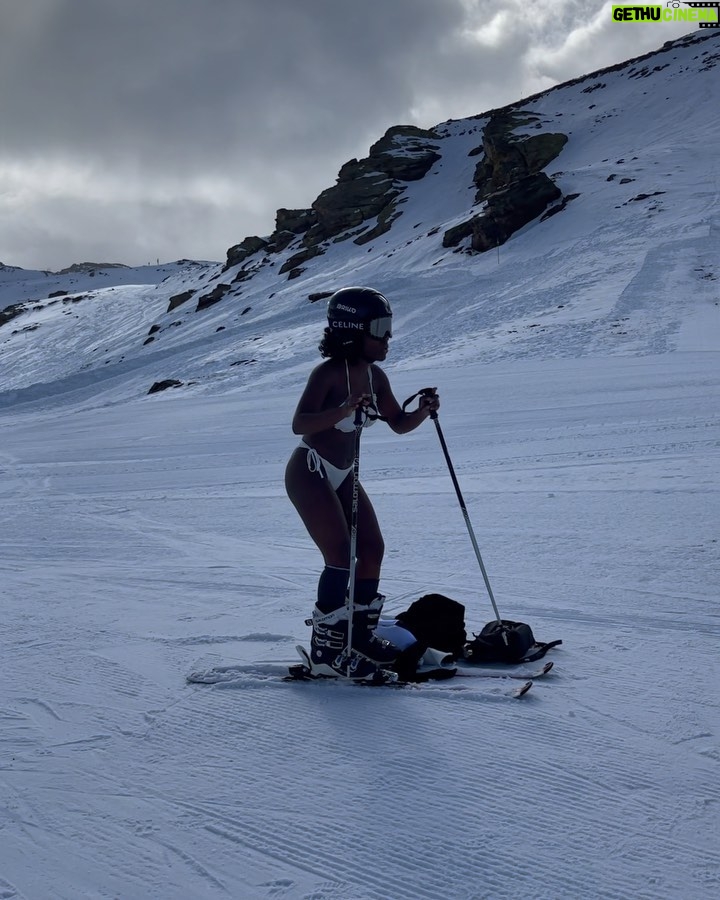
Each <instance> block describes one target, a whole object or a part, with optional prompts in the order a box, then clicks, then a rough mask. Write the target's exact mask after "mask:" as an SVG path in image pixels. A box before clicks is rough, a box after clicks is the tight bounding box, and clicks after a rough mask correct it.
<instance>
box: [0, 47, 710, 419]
mask: <svg viewBox="0 0 720 900" xmlns="http://www.w3.org/2000/svg"><path fill="white" fill-rule="evenodd" d="M719 59H720V41H718V38H717V36H714V35H712V33H711V34H710V35H709V36H708V35H706V34H705V33H704V32H699V33H698V34H696V35H691V36H689V37H688V38H687V39H683V40H680V41H676V42H674V43H673V44H670V45H668V46H667V47H665V48H663V50H661V51H659V52H658V53H657V54H656V55H655V56H653V57H650V58H649V59H644V60H642V61H640V62H636V63H628V64H627V65H625V66H624V67H618V68H616V70H615V71H608V72H605V73H600V74H598V75H596V76H593V77H590V78H587V79H581V80H579V81H578V82H576V83H572V84H570V85H567V86H564V87H559V88H556V89H553V90H552V91H549V92H547V93H545V94H543V95H541V96H539V97H538V98H536V99H533V100H530V101H528V102H527V103H523V104H520V105H519V107H518V108H520V109H523V110H527V111H528V112H529V113H532V114H534V115H535V116H537V117H538V118H539V123H538V124H540V125H541V126H542V129H545V130H554V131H557V130H560V131H562V132H564V133H565V134H567V135H568V138H569V139H568V142H567V144H566V146H565V148H564V149H563V150H562V152H561V154H560V156H559V157H558V158H557V159H556V160H555V161H554V162H553V163H551V165H550V166H549V169H550V172H551V174H553V175H555V179H556V181H557V183H558V185H559V186H560V187H561V189H562V191H563V194H564V195H566V196H567V195H575V194H577V195H578V196H577V197H576V198H575V199H573V200H572V201H571V202H569V203H568V204H567V206H566V208H565V209H564V210H563V211H562V212H559V213H558V214H556V215H554V216H552V217H551V218H548V219H546V220H545V221H542V222H541V221H539V220H535V221H533V222H532V223H531V224H530V225H528V226H526V227H525V228H524V229H523V230H522V231H521V232H519V233H517V234H515V235H514V236H513V237H512V238H511V239H510V241H509V242H508V243H507V244H504V245H503V246H502V247H500V249H499V253H496V252H495V251H491V252H488V253H484V254H475V255H468V254H467V253H466V252H463V250H464V249H465V248H463V247H459V248H452V249H449V248H448V249H444V248H443V247H442V234H443V231H444V230H445V229H447V228H448V227H450V226H452V225H453V224H455V223H456V222H458V221H460V220H462V219H463V218H464V217H467V215H468V214H469V212H471V211H472V207H473V199H474V193H475V191H474V188H473V185H472V173H473V170H474V167H475V165H476V163H477V156H473V157H470V156H468V153H469V152H470V151H471V150H473V149H474V148H476V147H477V146H478V145H479V143H480V138H481V136H482V128H483V125H484V123H485V121H486V120H487V117H483V116H481V117H478V118H477V119H467V120H461V121H454V122H447V123H445V124H443V125H440V126H438V128H437V129H436V130H437V131H438V132H439V133H440V134H441V135H442V138H441V140H440V141H439V142H438V143H439V152H440V153H441V159H440V160H439V161H438V162H437V163H436V165H435V166H434V167H433V169H432V170H431V172H430V173H428V175H426V176H425V177H424V178H423V179H421V180H420V181H418V182H413V183H410V184H408V185H406V188H405V194H404V195H403V202H402V204H401V205H400V208H401V209H402V215H401V216H400V217H399V218H398V219H397V220H396V221H395V222H394V224H393V226H392V228H391V230H390V231H389V232H388V233H386V234H384V235H382V236H381V237H380V238H378V239H377V240H376V241H374V242H371V243H370V244H369V245H363V246H362V247H358V246H357V245H355V244H354V243H353V242H352V240H346V241H341V242H339V243H330V246H329V247H328V249H327V251H326V253H325V254H324V255H323V256H320V257H318V258H316V259H315V260H312V261H311V262H310V263H309V264H308V265H307V266H306V271H305V272H304V273H303V275H301V276H300V277H299V278H296V279H293V280H288V276H287V275H285V274H284V275H279V274H278V271H279V269H280V268H281V267H282V264H283V263H284V262H285V261H286V260H287V258H288V257H289V256H291V255H292V254H293V253H294V252H296V249H297V248H296V247H295V246H293V245H291V246H290V247H288V248H287V249H286V250H285V251H284V252H283V253H278V254H274V255H272V256H271V257H270V256H263V254H262V252H259V253H258V254H256V256H255V257H251V258H250V259H249V260H247V261H246V262H245V263H243V264H242V266H235V267H233V268H231V269H229V270H227V271H225V270H224V268H223V266H222V265H221V264H205V265H200V264H192V265H179V266H175V267H166V268H163V269H161V270H155V272H156V274H155V276H154V277H155V278H156V280H159V279H160V278H162V279H163V280H162V281H161V283H160V284H158V285H157V286H156V287H153V286H152V285H150V286H149V287H148V282H149V281H150V280H152V278H153V271H152V270H147V269H146V270H141V271H140V272H138V277H137V283H139V284H141V285H143V287H142V288H140V289H139V288H138V287H137V283H136V284H135V285H133V286H132V287H126V288H124V289H122V290H121V289H120V285H121V284H123V283H124V284H127V283H128V282H127V278H128V277H129V276H130V275H132V273H133V272H135V271H137V270H122V269H121V270H110V273H109V274H110V280H109V281H108V285H109V287H108V288H106V289H101V290H97V289H93V288H94V287H95V285H94V284H91V283H90V279H88V278H86V279H85V280H84V281H83V282H82V283H80V282H78V283H77V285H75V286H74V287H73V286H72V285H69V284H68V283H67V280H66V281H65V282H63V288H64V289H65V290H71V291H72V292H73V293H74V294H78V293H79V294H81V295H85V296H87V297H88V300H87V301H84V302H82V303H77V304H70V302H69V301H66V302H60V303H56V304H55V305H54V306H52V307H51V306H50V304H49V303H47V302H46V300H45V299H44V298H46V297H47V295H48V293H50V292H51V291H54V290H58V289H59V287H58V286H57V282H56V280H53V279H50V281H48V283H47V284H46V286H45V287H43V288H42V290H41V282H39V281H37V280H29V281H24V282H20V285H19V286H20V288H21V290H20V292H19V291H18V283H17V282H12V281H10V282H8V281H5V282H2V283H0V291H1V293H0V309H1V308H2V307H4V306H7V305H9V304H11V303H17V302H18V301H19V300H28V299H37V300H38V301H40V302H38V303H37V304H35V305H32V306H29V307H28V309H27V312H25V313H24V314H23V315H22V316H19V317H17V318H15V319H14V320H13V322H12V325H11V326H8V325H5V326H4V327H2V330H0V350H1V351H2V362H1V364H0V365H1V366H2V368H0V404H3V405H5V404H7V402H15V401H16V400H19V399H23V397H32V398H38V397H41V396H43V395H44V394H48V395H49V396H50V398H51V402H52V403H55V402H57V394H58V393H61V392H63V391H65V390H72V391H73V392H75V391H77V390H78V389H82V388H84V387H85V386H87V388H88V390H86V391H81V393H82V395H83V396H86V397H90V398H92V397H97V396H98V395H104V393H105V388H107V389H109V390H110V395H111V396H118V394H119V395H121V396H138V395H139V394H141V393H144V391H145V390H147V388H148V387H149V386H150V385H151V384H152V383H153V382H154V381H157V380H161V379H164V378H176V379H179V380H181V381H183V382H188V381H192V382H194V385H193V386H192V388H191V390H192V391H194V392H196V393H197V392H204V391H207V390H210V391H211V392H217V391H218V390H223V389H226V388H232V389H235V388H238V387H243V386H244V385H245V384H251V385H256V384H258V383H263V382H264V380H265V378H266V377H269V378H270V379H271V380H274V379H276V378H277V377H279V376H281V375H282V374H283V373H285V372H288V371H290V372H295V371H298V370H297V369H296V368H295V367H294V366H293V364H294V363H296V364H298V365H299V366H300V367H304V366H306V365H307V363H308V362H309V361H310V359H311V358H312V357H313V355H314V353H315V346H314V345H315V335H317V334H318V333H319V332H320V330H321V328H322V321H323V310H322V308H321V307H322V304H315V305H313V304H310V303H308V301H307V297H308V295H309V294H311V293H313V292H315V291H320V290H325V289H328V288H333V287H336V286H338V285H343V284H348V283H363V284H372V285H375V286H377V287H378V288H380V289H382V290H383V291H385V292H386V293H387V294H388V296H390V297H391V298H392V302H393V307H394V310H395V315H396V319H397V324H398V327H397V329H396V330H397V335H398V337H397V340H396V342H395V345H394V346H395V348H396V352H395V353H394V355H395V357H396V358H397V359H402V360H403V361H404V364H405V365H407V364H409V361H410V359H418V360H424V359H428V358H432V357H434V355H435V354H436V353H437V350H438V347H442V348H443V350H447V351H451V352H452V353H453V355H454V356H461V357H462V358H467V359H481V360H485V361H491V360H500V359H516V358H523V359H525V358H528V357H533V358H547V357H549V356H552V357H557V356H564V357H577V356H582V355H586V354H597V353H602V354H612V355H618V354H619V355H623V354H637V353H641V354H643V353H656V352H666V351H668V350H674V349H682V348H685V347H687V346H692V347H695V346H697V344H696V342H697V340H698V339H700V340H701V341H702V342H703V344H702V345H703V346H705V345H707V342H708V341H710V340H711V335H712V334H714V333H715V332H714V331H713V323H714V322H715V321H716V319H717V316H716V313H717V307H716V306H715V301H716V299H717V295H718V278H719V276H718V273H717V271H716V267H715V250H716V246H717V240H718V227H720V226H719V220H718V191H719V190H720V187H719V182H718V177H719V173H718V162H717V153H716V150H715V148H716V146H717V135H718V131H719V130H720V111H719V108H718V104H717V103H716V102H715V101H714V91H715V89H716V84H717V77H718V71H720V67H718V60H719ZM529 127H535V126H529ZM521 131H522V129H520V132H521ZM520 132H518V133H520ZM241 269H242V270H243V273H242V274H243V275H244V274H245V273H249V274H250V276H251V277H249V278H246V279H245V278H243V280H240V281H238V280H237V279H238V275H239V274H241ZM118 272H120V273H122V280H118ZM104 277H105V275H104V274H99V275H98V277H97V278H96V279H95V282H96V283H97V281H99V280H100V279H101V278H104ZM28 283H29V284H32V286H33V289H34V290H35V294H36V296H35V297H30V295H29V292H28V290H27V284H28ZM221 284H228V285H230V286H231V289H230V291H229V292H228V293H226V294H225V296H224V297H223V299H222V300H221V301H220V302H218V303H216V304H214V305H210V306H208V307H207V308H205V309H203V310H201V311H200V312H195V311H194V310H195V307H196V306H197V301H198V299H199V298H201V297H203V296H207V295H208V294H210V293H212V291H213V290H214V289H215V288H217V287H218V286H219V285H221ZM110 287H112V288H113V289H112V290H110ZM46 288H47V290H46ZM681 288H682V290H681ZM190 291H193V292H194V295H193V298H192V299H191V300H190V301H187V302H186V303H185V304H182V305H180V306H178V307H177V308H175V309H173V310H172V311H171V312H167V310H168V306H169V301H170V299H171V298H172V297H177V296H178V295H182V294H183V293H184V292H190ZM36 307H37V308H36ZM688 320H692V322H693V323H695V325H696V326H697V327H694V328H693V329H692V338H691V343H690V345H688V344H687V340H688V339H689V336H688V335H689V333H688V332H686V331H685V330H684V328H681V327H680V323H681V322H682V323H687V322H688ZM153 325H155V326H157V327H156V329H155V330H154V332H153V333H152V334H150V329H151V327H152V326H153ZM36 326H37V327H36ZM13 332H14V333H13ZM93 334H96V335H97V338H98V340H97V341H93V340H92V337H91V336H92V335H93ZM148 337H151V338H152V340H151V341H149V342H147V343H146V341H147V339H148ZM131 360H132V362H130V361H131ZM129 369H131V370H132V371H133V372H135V373H136V375H135V377H134V378H128V377H126V376H127V373H128V370H129ZM117 375H120V376H121V377H120V379H119V380H120V383H121V384H122V387H121V388H120V389H118V378H117ZM50 382H52V384H48V383H50ZM41 384H44V385H46V387H39V385H41ZM26 388H32V390H31V391H30V392H29V393H28V394H25V395H22V394H21V395H17V394H15V393H13V394H12V395H11V396H8V395H7V391H13V392H15V391H18V390H23V389H26ZM76 396H77V395H76Z"/></svg>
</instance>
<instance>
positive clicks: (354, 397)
mask: <svg viewBox="0 0 720 900" xmlns="http://www.w3.org/2000/svg"><path fill="white" fill-rule="evenodd" d="M369 404H370V394H365V393H358V394H350V395H349V396H348V398H347V400H346V401H345V402H344V403H343V405H342V406H341V407H340V409H342V410H345V415H346V416H351V415H352V414H353V413H354V412H355V410H356V409H357V408H358V407H359V406H368V405H369ZM343 418H344V417H343Z"/></svg>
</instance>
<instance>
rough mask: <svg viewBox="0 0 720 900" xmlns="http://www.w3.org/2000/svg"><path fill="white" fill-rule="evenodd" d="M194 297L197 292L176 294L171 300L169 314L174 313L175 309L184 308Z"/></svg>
mask: <svg viewBox="0 0 720 900" xmlns="http://www.w3.org/2000/svg"><path fill="white" fill-rule="evenodd" d="M194 296H195V291H183V292H182V294H175V296H174V297H171V298H170V302H169V303H168V308H167V312H172V311H173V310H174V309H177V308H178V306H182V304H183V303H186V302H187V301H188V300H189V299H190V298H191V297H194Z"/></svg>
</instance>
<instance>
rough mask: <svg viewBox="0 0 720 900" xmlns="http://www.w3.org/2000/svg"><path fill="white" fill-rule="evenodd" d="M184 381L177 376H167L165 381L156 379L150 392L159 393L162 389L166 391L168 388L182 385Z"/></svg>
mask: <svg viewBox="0 0 720 900" xmlns="http://www.w3.org/2000/svg"><path fill="white" fill-rule="evenodd" d="M182 385H183V382H182V381H178V380H177V379H176V378H166V379H165V380H164V381H156V382H155V383H154V384H153V386H152V387H151V388H150V390H149V391H148V394H157V393H159V392H160V391H166V390H167V389H168V388H174V387H182Z"/></svg>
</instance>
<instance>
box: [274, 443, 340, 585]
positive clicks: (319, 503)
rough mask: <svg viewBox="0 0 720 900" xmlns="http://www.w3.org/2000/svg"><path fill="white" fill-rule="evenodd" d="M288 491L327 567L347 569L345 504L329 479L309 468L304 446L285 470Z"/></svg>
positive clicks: (295, 453)
mask: <svg viewBox="0 0 720 900" xmlns="http://www.w3.org/2000/svg"><path fill="white" fill-rule="evenodd" d="M348 480H350V479H348ZM285 490H286V491H287V495H288V497H289V498H290V500H291V502H292V504H293V506H294V507H295V509H296V510H297V511H298V515H299V516H300V518H301V519H302V521H303V524H304V525H305V527H306V528H307V530H308V534H309V535H310V537H311V538H312V539H313V541H314V542H315V544H316V545H317V547H318V549H319V550H320V552H321V553H322V555H323V559H324V560H325V565H326V566H332V567H334V568H339V569H347V568H348V567H349V565H350V532H349V529H348V523H347V519H346V518H345V512H344V510H343V506H342V503H341V502H340V500H339V498H338V495H337V494H336V493H335V491H334V490H333V489H332V488H331V487H330V483H329V482H328V480H327V478H324V477H321V476H320V473H319V472H311V471H310V470H309V469H308V465H307V450H304V449H303V448H302V447H298V448H297V449H296V450H295V452H294V453H293V454H292V456H291V457H290V460H289V462H288V464H287V467H286V469H285Z"/></svg>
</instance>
